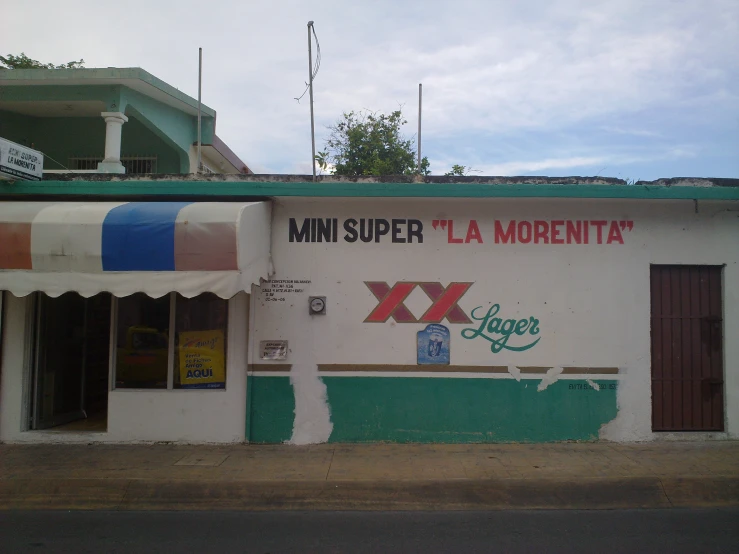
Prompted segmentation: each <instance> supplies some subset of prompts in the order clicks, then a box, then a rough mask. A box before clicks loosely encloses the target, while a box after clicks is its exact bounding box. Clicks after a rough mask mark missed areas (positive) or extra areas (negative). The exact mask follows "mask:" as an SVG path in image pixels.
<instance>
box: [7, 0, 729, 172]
mask: <svg viewBox="0 0 739 554" xmlns="http://www.w3.org/2000/svg"><path fill="white" fill-rule="evenodd" d="M2 11H3V20H5V22H6V23H5V24H3V25H2V27H3V28H2V33H1V34H0V52H2V53H3V54H8V53H12V54H18V53H20V52H25V54H26V55H27V56H29V57H31V58H34V59H37V60H40V61H43V62H53V63H64V62H67V61H70V60H77V59H80V58H84V60H85V62H86V64H85V66H86V67H142V68H144V69H145V70H147V71H148V72H150V73H152V74H154V75H155V76H157V77H159V78H160V79H162V80H164V81H165V82H167V83H169V84H170V85H172V86H174V87H176V88H178V89H180V90H181V91H183V92H185V93H186V94H189V95H190V96H193V97H197V75H198V47H202V48H203V66H204V68H203V102H204V103H205V104H207V105H208V106H210V107H212V108H214V109H215V110H216V111H217V120H216V133H217V134H218V136H219V137H220V138H222V139H223V140H224V141H225V142H226V143H227V144H228V145H229V146H230V147H231V148H232V150H234V152H236V154H237V155H238V156H239V157H240V158H241V159H242V160H243V161H244V162H245V163H246V164H247V165H248V166H249V167H250V168H251V169H252V170H253V171H254V172H256V173H288V174H293V173H303V174H305V173H310V171H311V143H310V107H309V102H308V96H307V95H306V96H305V97H304V98H303V99H302V100H301V101H300V102H297V101H296V100H295V98H296V97H297V96H300V94H301V93H302V92H303V90H304V89H305V83H306V81H307V79H308V52H307V47H308V37H307V23H308V21H310V20H312V21H314V22H315V30H316V34H317V36H318V41H319V43H320V48H321V66H320V69H319V71H318V75H317V77H316V80H315V83H314V93H315V99H314V108H315V125H316V127H315V128H316V149H317V150H321V149H322V148H323V144H324V140H325V139H326V137H327V136H328V134H329V130H328V127H329V126H330V125H331V124H333V123H335V122H336V121H337V120H338V119H339V118H340V117H341V115H342V113H344V112H348V111H351V110H354V111H358V110H362V109H367V110H372V111H380V112H385V113H389V112H391V111H393V110H396V109H398V108H401V109H402V110H403V114H404V116H405V118H406V119H407V121H408V123H407V125H406V126H404V128H403V132H404V134H405V135H407V136H408V137H413V138H414V139H415V136H416V133H417V125H418V84H419V83H422V84H423V121H422V124H423V125H422V152H423V155H425V156H428V158H429V161H430V163H431V172H432V174H435V175H442V174H443V173H445V172H446V171H449V169H450V168H451V166H452V165H453V164H459V165H464V166H465V167H467V168H471V169H470V173H469V174H471V175H512V176H513V175H550V176H575V175H579V176H596V175H599V176H608V177H618V178H621V179H626V180H629V181H631V180H640V179H642V180H653V179H657V178H660V177H739V1H737V0H700V1H698V0H609V1H600V0H587V1H580V0H518V1H512V0H508V1H497V0H487V1H484V0H480V1H473V0H455V1H453V2H449V1H447V2H444V1H441V0H424V1H419V0H393V1H386V0H373V1H369V0H364V1H357V0H355V1H348V0H343V1H342V0H334V1H331V0H315V1H309V0H303V1H287V0H285V1H280V0H272V1H258V0H240V1H239V0H211V1H209V2H203V1H197V2H192V1H189V0H180V1H177V2H174V1H170V0H148V1H140V0H126V2H120V1H118V2H111V1H109V0H64V1H59V0H24V1H23V2H9V3H6V4H4V5H3V10H2ZM8 22H15V23H14V24H12V25H10V24H8ZM21 23H22V24H21ZM314 54H315V44H314Z"/></svg>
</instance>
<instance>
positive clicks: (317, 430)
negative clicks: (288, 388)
mask: <svg viewBox="0 0 739 554" xmlns="http://www.w3.org/2000/svg"><path fill="white" fill-rule="evenodd" d="M290 383H291V384H292V386H293V391H294V393H295V421H294V423H293V434H292V437H291V438H290V440H289V441H287V442H288V444H318V443H322V442H328V439H329V437H330V436H331V431H332V430H333V428H334V426H333V423H331V413H330V410H329V407H328V396H327V394H326V385H325V384H324V382H323V381H322V380H321V377H320V376H319V375H318V366H317V365H316V364H311V363H295V364H293V367H292V370H291V372H290Z"/></svg>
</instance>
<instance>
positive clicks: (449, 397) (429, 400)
mask: <svg viewBox="0 0 739 554" xmlns="http://www.w3.org/2000/svg"><path fill="white" fill-rule="evenodd" d="M323 381H324V383H325V384H326V388H327V391H328V404H329V408H330V411H331V421H332V422H333V431H332V433H331V437H330V439H329V442H379V441H390V442H401V443H402V442H421V443H423V442H426V443H479V442H550V441H564V440H596V439H597V438H598V431H599V429H600V427H601V425H603V424H604V423H607V422H609V421H610V420H612V419H613V418H615V417H616V411H617V408H616V383H615V382H614V381H596V382H597V383H598V385H599V386H600V390H595V389H593V388H592V387H590V386H589V385H588V384H587V382H586V381H579V380H578V381H570V380H562V381H557V382H556V383H553V384H551V385H550V386H549V387H548V388H547V389H546V390H543V391H541V392H539V391H537V386H538V384H539V381H537V380H523V381H520V382H519V381H515V380H513V379H462V378H423V377H409V378H398V377H324V378H323ZM252 382H253V390H252V400H251V407H252V408H251V409H252V416H251V433H252V435H251V440H252V442H268V443H276V442H284V441H285V440H287V439H289V438H290V435H291V432H292V422H293V417H294V409H295V402H294V397H293V391H292V386H291V385H290V380H289V378H288V377H255V378H253V380H252Z"/></svg>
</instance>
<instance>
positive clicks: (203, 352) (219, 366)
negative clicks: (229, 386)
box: [178, 330, 226, 389]
mask: <svg viewBox="0 0 739 554" xmlns="http://www.w3.org/2000/svg"><path fill="white" fill-rule="evenodd" d="M179 338H180V344H179V348H178V350H179V354H180V355H179V359H180V385H181V386H182V388H183V389H225V388H226V367H225V363H224V362H225V352H224V340H223V331H220V330H217V331H188V332H183V333H180V334H179Z"/></svg>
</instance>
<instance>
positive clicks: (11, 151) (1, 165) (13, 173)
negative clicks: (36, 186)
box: [0, 138, 44, 181]
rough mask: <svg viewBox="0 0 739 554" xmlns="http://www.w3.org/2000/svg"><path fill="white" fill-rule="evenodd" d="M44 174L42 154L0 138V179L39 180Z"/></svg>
mask: <svg viewBox="0 0 739 554" xmlns="http://www.w3.org/2000/svg"><path fill="white" fill-rule="evenodd" d="M43 174H44V155H43V154H42V153H41V152H39V151H37V150H32V149H31V148H28V147H27V146H21V145H20V144H16V143H14V142H10V141H9V140H6V139H4V138H0V179H13V180H16V179H21V180H26V181H39V180H40V179H41V177H42V176H43Z"/></svg>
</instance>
